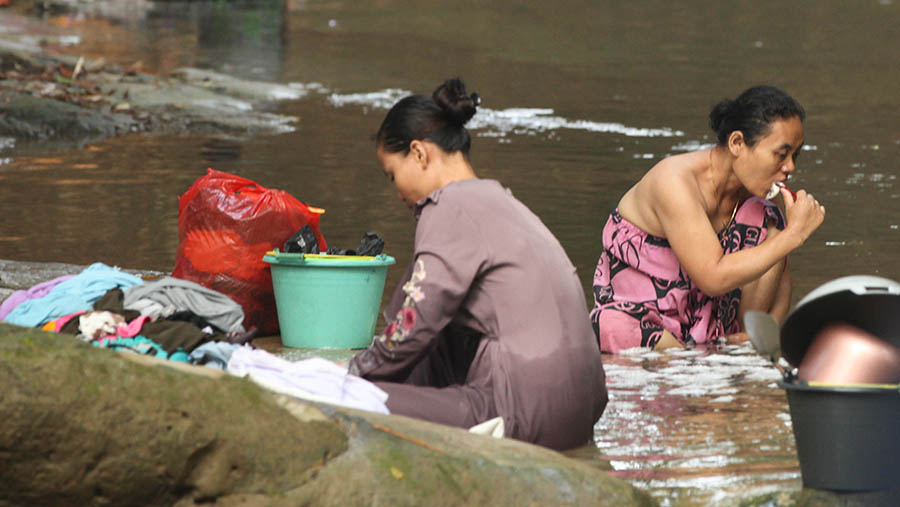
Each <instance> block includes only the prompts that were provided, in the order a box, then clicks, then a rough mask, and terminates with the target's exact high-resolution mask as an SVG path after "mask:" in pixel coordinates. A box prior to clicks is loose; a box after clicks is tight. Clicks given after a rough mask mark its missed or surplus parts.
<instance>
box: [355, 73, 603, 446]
mask: <svg viewBox="0 0 900 507" xmlns="http://www.w3.org/2000/svg"><path fill="white" fill-rule="evenodd" d="M478 103H479V99H478V96H477V94H471V95H468V94H467V93H466V90H465V85H464V84H463V83H462V82H461V81H460V80H458V79H452V80H448V81H446V82H445V83H444V84H442V85H441V86H440V87H438V88H437V90H435V92H434V93H433V94H432V95H431V96H424V95H413V96H409V97H406V98H404V99H402V100H400V101H399V102H397V103H396V104H395V105H394V106H393V107H392V108H391V110H390V111H389V112H388V113H387V116H386V117H385V119H384V121H383V123H382V124H381V127H380V128H379V130H378V133H377V134H376V154H377V156H378V160H379V162H380V163H381V166H382V168H383V170H384V174H385V176H387V177H388V178H390V180H391V181H392V182H393V184H394V185H395V186H396V188H397V192H398V194H399V196H400V198H401V199H402V200H403V201H404V202H405V203H406V204H407V206H409V207H410V208H412V210H413V211H414V213H415V216H416V218H417V224H416V236H415V252H414V256H413V261H412V263H411V265H410V266H409V269H408V271H407V273H406V275H405V277H404V279H403V280H402V281H401V283H400V284H399V286H398V287H397V290H396V292H395V293H394V295H393V297H392V299H391V300H390V302H389V303H388V306H387V309H386V312H385V316H386V317H387V319H388V322H389V324H388V325H387V327H386V328H385V330H384V333H383V334H382V335H380V336H376V337H375V338H374V340H373V341H372V344H371V345H370V346H369V347H368V348H367V349H366V350H364V351H362V352H360V353H359V354H357V355H356V356H355V357H354V358H353V359H351V361H350V363H349V370H350V372H351V373H355V374H357V375H359V376H362V377H364V378H366V379H368V380H371V381H374V382H375V383H376V384H377V385H378V386H379V387H380V388H381V389H383V390H384V391H386V392H387V393H388V395H389V397H388V400H387V406H388V408H389V409H390V411H391V413H394V414H401V415H407V416H411V417H416V418H419V419H425V420H429V421H434V422H439V423H443V424H447V425H451V426H459V427H470V426H473V425H475V424H478V423H481V422H484V421H487V420H490V419H493V418H495V417H497V416H500V417H502V418H503V423H504V431H505V435H506V436H507V437H511V438H516V439H519V440H524V441H528V442H533V443H537V444H539V445H543V446H546V447H550V448H554V449H568V448H572V447H576V446H580V445H582V444H585V443H587V442H589V441H590V440H591V439H592V436H593V426H594V423H595V422H596V421H597V420H598V419H599V418H600V415H601V414H602V413H603V409H604V408H605V406H606V402H607V393H606V383H605V377H604V372H603V365H602V363H601V356H600V350H599V348H598V347H597V342H596V339H595V338H594V335H593V332H592V331H591V327H590V324H589V321H588V308H587V305H585V301H584V292H583V289H582V287H581V284H580V282H579V279H578V277H577V275H576V272H575V267H574V266H573V265H572V263H571V261H570V260H569V258H568V256H567V255H566V253H565V251H564V250H563V248H562V246H561V245H560V244H559V242H558V241H557V239H556V238H555V237H554V236H553V234H552V233H551V232H550V231H549V230H548V229H547V227H546V226H545V225H544V224H543V223H542V222H541V220H540V219H539V218H538V217H537V216H535V215H534V214H533V213H532V212H531V211H530V210H529V209H528V208H527V207H526V206H525V205H523V204H522V203H521V202H519V201H518V200H517V199H516V198H514V197H513V196H512V194H511V193H510V191H509V190H508V189H506V188H504V187H503V186H502V185H501V184H500V183H498V182H497V181H493V180H487V179H479V178H478V177H477V176H476V175H475V172H474V169H473V168H472V165H471V164H470V161H469V147H470V143H471V139H470V136H469V132H468V131H467V130H466V128H465V124H466V122H468V120H469V119H470V118H471V117H472V116H473V115H474V114H475V110H476V107H477V106H478Z"/></svg>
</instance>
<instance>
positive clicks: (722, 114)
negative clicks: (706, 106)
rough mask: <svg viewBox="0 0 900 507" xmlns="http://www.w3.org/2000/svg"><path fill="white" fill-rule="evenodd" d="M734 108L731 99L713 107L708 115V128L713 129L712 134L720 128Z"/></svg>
mask: <svg viewBox="0 0 900 507" xmlns="http://www.w3.org/2000/svg"><path fill="white" fill-rule="evenodd" d="M733 106H734V101H733V100H731V99H725V100H723V101H721V102H719V103H718V104H716V105H715V107H713V109H712V111H710V113H709V127H710V128H711V129H713V131H714V132H718V131H719V128H720V127H721V126H722V123H723V122H724V121H725V119H726V118H727V117H728V115H729V114H730V113H731V110H732V107H733Z"/></svg>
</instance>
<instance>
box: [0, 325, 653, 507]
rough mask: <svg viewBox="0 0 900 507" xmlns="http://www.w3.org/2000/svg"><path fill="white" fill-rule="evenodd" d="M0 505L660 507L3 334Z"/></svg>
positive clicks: (27, 336) (570, 467)
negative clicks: (611, 506)
mask: <svg viewBox="0 0 900 507" xmlns="http://www.w3.org/2000/svg"><path fill="white" fill-rule="evenodd" d="M0 361H2V364H3V365H4V367H3V368H2V371H0V384H2V385H3V386H4V387H3V397H2V399H0V411H2V412H3V414H4V424H3V426H2V429H0V449H3V456H4V463H5V466H4V467H3V468H2V469H0V503H3V504H7V503H8V504H14V505H26V504H27V505H36V504H42V505H49V504H52V505H193V504H196V503H204V504H206V505H309V504H315V505H414V504H420V503H427V504H429V505H464V504H465V505H563V504H568V505H654V504H655V502H654V501H653V500H652V499H651V498H650V497H649V496H648V495H647V494H646V493H645V492H642V491H640V490H638V489H636V488H634V487H632V486H630V485H628V484H627V483H626V482H625V481H622V480H620V479H615V478H613V477H610V476H608V475H607V474H605V473H604V472H603V471H601V470H598V469H596V468H594V467H591V466H589V465H586V464H584V463H580V462H579V461H577V460H573V459H569V458H566V457H565V456H563V455H561V454H559V453H556V452H553V451H549V450H546V449H542V448H540V447H537V446H533V445H529V444H524V443H521V442H517V441H514V440H507V439H494V438H491V437H487V436H480V435H474V434H471V433H469V432H467V431H464V430H461V429H455V428H449V427H444V426H440V425H436V424H431V423H426V422H423V421H417V420H413V419H408V418H405V417H400V416H381V415H379V414H374V413H368V412H361V411H356V410H351V409H343V408H338V407H334V406H329V405H326V404H318V403H311V402H305V401H302V400H297V399H293V398H287V397H284V396H279V395H274V394H272V393H269V392H267V391H264V390H262V389H261V388H258V387H256V386H255V385H254V384H252V383H251V382H249V381H247V380H244V379H239V378H236V377H232V376H228V375H225V374H224V373H222V372H218V371H215V370H210V369H208V368H205V367H192V366H184V365H181V366H177V367H176V366H172V364H168V363H169V362H168V361H164V360H155V359H152V358H148V357H146V356H138V355H134V354H122V353H115V352H111V351H107V350H101V349H97V348H95V347H91V346H89V345H87V344H84V343H81V342H79V341H78V340H72V339H69V338H67V337H64V336H60V335H54V334H51V333H43V332H40V331H37V330H30V329H24V328H20V327H17V326H10V325H6V324H0Z"/></svg>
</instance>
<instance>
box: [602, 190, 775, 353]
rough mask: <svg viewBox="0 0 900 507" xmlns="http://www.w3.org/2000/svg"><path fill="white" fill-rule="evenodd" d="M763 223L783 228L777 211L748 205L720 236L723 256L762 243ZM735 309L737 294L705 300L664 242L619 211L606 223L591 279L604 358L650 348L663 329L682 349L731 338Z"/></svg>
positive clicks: (762, 204)
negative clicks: (635, 349)
mask: <svg viewBox="0 0 900 507" xmlns="http://www.w3.org/2000/svg"><path fill="white" fill-rule="evenodd" d="M769 223H774V224H775V226H776V227H777V228H779V229H783V228H784V223H785V222H784V216H783V215H782V214H781V210H779V209H778V207H777V206H775V205H774V204H772V203H771V202H769V201H764V200H762V199H759V198H756V197H752V198H750V199H748V200H746V201H745V202H744V203H743V204H742V205H741V207H740V208H739V209H738V211H737V214H736V215H735V218H734V221H733V222H732V223H731V224H730V225H729V226H728V227H727V228H726V229H725V230H724V231H722V232H721V233H719V239H720V242H721V244H722V249H723V250H724V252H725V253H726V254H729V253H733V252H737V251H739V250H743V249H745V248H750V247H754V246H756V245H758V244H760V243H762V241H763V240H765V238H766V232H767V226H768V224H769ZM740 301H741V289H740V288H737V289H734V290H733V291H731V292H729V293H727V294H724V295H722V296H719V297H710V296H707V295H706V294H704V293H703V292H701V291H700V289H698V288H697V287H696V286H695V285H694V283H693V281H692V280H691V279H690V277H688V275H687V273H685V272H684V271H683V270H682V269H681V264H680V263H679V262H678V258H676V257H675V252H673V251H672V248H671V247H670V246H669V242H668V241H667V240H666V239H665V238H660V237H657V236H652V235H650V234H647V233H646V232H644V231H642V230H641V229H639V228H638V227H637V226H635V225H634V224H632V223H631V222H629V221H627V220H625V219H624V218H622V217H621V215H619V210H618V209H617V210H615V211H613V212H612V214H611V215H610V216H609V220H607V222H606V226H605V227H604V228H603V253H602V254H601V255H600V260H599V261H598V262H597V269H596V271H595V272H594V308H593V310H591V323H592V325H593V328H594V333H595V334H596V335H597V339H598V340H599V341H600V348H601V350H602V351H603V352H618V351H620V350H623V349H628V348H632V347H654V346H656V343H657V342H659V339H660V338H661V337H662V332H663V330H664V329H665V330H667V331H669V332H670V333H672V334H673V335H674V336H675V338H676V339H678V341H679V342H681V343H683V344H684V345H688V346H689V345H694V344H698V343H708V342H711V341H714V340H715V339H716V338H718V337H721V336H725V335H727V334H731V333H736V332H738V331H739V329H740V328H739V326H738V321H737V312H738V305H739V304H740Z"/></svg>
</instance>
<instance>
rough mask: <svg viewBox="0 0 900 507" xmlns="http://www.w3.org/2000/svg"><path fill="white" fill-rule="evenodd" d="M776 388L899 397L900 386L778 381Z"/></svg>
mask: <svg viewBox="0 0 900 507" xmlns="http://www.w3.org/2000/svg"><path fill="white" fill-rule="evenodd" d="M778 387H780V388H782V389H784V390H786V391H808V392H822V393H848V394H866V393H870V394H888V393H892V392H893V393H897V394H898V395H900V384H831V383H827V382H814V383H812V384H809V383H807V382H802V383H800V382H793V381H787V382H786V381H784V380H779V381H778Z"/></svg>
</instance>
